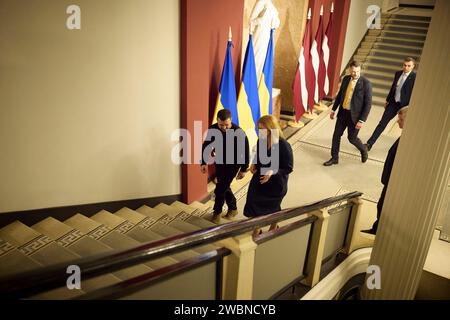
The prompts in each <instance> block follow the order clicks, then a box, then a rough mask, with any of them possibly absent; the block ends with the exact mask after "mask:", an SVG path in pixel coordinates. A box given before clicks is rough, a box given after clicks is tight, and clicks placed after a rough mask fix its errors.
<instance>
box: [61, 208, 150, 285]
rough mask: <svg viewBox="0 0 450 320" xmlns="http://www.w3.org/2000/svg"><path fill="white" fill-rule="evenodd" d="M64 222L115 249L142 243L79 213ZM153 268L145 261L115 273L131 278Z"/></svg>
mask: <svg viewBox="0 0 450 320" xmlns="http://www.w3.org/2000/svg"><path fill="white" fill-rule="evenodd" d="M64 223H65V224H67V225H68V226H71V227H72V228H74V229H77V230H80V231H81V232H83V233H85V234H86V235H88V236H89V237H91V238H93V239H94V240H97V241H99V242H101V243H103V244H105V245H107V246H108V247H110V248H112V249H114V250H120V251H122V250H127V249H130V248H132V247H136V246H138V245H139V244H140V243H139V242H138V241H136V240H134V239H131V238H130V237H128V236H126V235H124V234H122V233H120V232H118V231H115V230H112V229H110V228H108V227H107V226H105V225H103V224H101V223H98V222H97V221H94V220H92V219H89V218H88V217H86V216H84V215H82V214H79V213H78V214H76V215H74V216H72V217H70V218H69V219H67V220H65V221H64ZM153 270H154V269H153V268H152V267H151V265H150V264H146V263H144V264H139V265H135V266H132V267H128V268H124V269H121V270H116V271H114V275H116V276H119V277H120V278H121V279H130V278H133V277H136V276H139V275H143V274H145V273H148V272H151V271H153Z"/></svg>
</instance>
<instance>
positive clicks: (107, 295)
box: [72, 248, 231, 300]
mask: <svg viewBox="0 0 450 320" xmlns="http://www.w3.org/2000/svg"><path fill="white" fill-rule="evenodd" d="M230 253H231V250H229V249H227V248H219V249H217V250H212V251H209V252H205V253H203V254H201V255H199V256H197V257H193V258H189V259H187V260H183V261H180V262H178V263H175V264H173V265H170V266H166V267H163V268H161V269H158V270H154V271H151V272H148V273H145V274H143V275H139V276H137V277H134V278H131V279H127V280H124V281H122V282H119V283H116V284H113V285H110V286H108V287H105V288H100V289H97V290H94V291H92V292H88V293H86V294H84V295H82V296H80V297H75V298H73V299H72V300H99V299H102V300H106V299H107V300H112V299H117V298H120V297H123V296H126V295H129V294H132V293H134V292H136V291H139V290H141V289H144V288H146V287H148V286H149V285H152V284H155V283H157V282H160V281H163V280H165V279H167V278H170V277H173V276H176V275H177V274H180V273H182V272H186V271H189V270H191V269H193V268H198V267H200V266H202V265H205V264H207V263H209V262H212V261H218V260H220V259H222V258H223V257H225V256H227V255H229V254H230Z"/></svg>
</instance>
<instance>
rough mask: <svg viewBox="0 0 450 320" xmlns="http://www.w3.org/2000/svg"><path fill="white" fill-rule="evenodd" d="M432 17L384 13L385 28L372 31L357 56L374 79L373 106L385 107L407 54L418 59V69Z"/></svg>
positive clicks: (362, 43)
mask: <svg viewBox="0 0 450 320" xmlns="http://www.w3.org/2000/svg"><path fill="white" fill-rule="evenodd" d="M430 19H431V18H430V17H425V16H409V15H400V14H383V15H382V18H381V25H382V26H381V29H380V30H377V29H373V30H369V31H368V33H367V35H366V36H365V38H364V40H363V41H362V42H361V44H360V47H359V48H358V50H357V52H356V54H355V55H354V57H353V58H354V59H355V60H357V61H360V62H362V63H363V68H362V71H361V72H362V74H363V75H364V76H366V77H367V78H368V79H369V80H370V81H371V82H372V86H373V92H372V105H373V106H379V107H384V103H385V101H386V97H387V95H388V93H389V89H390V87H391V84H392V81H393V78H394V73H395V72H396V71H398V70H401V67H402V63H403V59H404V58H405V57H412V58H414V59H415V60H416V67H415V70H417V69H418V67H419V63H420V55H421V53H422V49H423V46H424V43H425V39H426V36H427V31H428V26H429V23H430Z"/></svg>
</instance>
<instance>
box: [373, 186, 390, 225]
mask: <svg viewBox="0 0 450 320" xmlns="http://www.w3.org/2000/svg"><path fill="white" fill-rule="evenodd" d="M386 190H387V185H385V186H383V191H381V196H380V199H379V200H378V203H377V220H375V222H374V223H373V225H372V230H375V232H376V231H377V229H378V222H379V221H380V217H381V211H382V210H383V204H384V197H385V196H386Z"/></svg>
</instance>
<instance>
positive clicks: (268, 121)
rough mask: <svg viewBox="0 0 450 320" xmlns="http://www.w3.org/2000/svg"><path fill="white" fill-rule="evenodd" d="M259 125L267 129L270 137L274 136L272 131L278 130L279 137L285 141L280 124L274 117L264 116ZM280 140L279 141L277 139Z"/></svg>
mask: <svg viewBox="0 0 450 320" xmlns="http://www.w3.org/2000/svg"><path fill="white" fill-rule="evenodd" d="M258 124H261V125H262V126H263V127H264V128H265V129H267V130H268V135H269V137H271V136H272V132H273V131H272V130H276V131H277V133H278V137H280V138H283V139H284V134H283V131H282V130H281V127H280V124H279V123H278V120H277V118H275V117H274V116H272V115H266V116H262V117H261V118H259V120H258ZM277 140H278V139H277Z"/></svg>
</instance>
